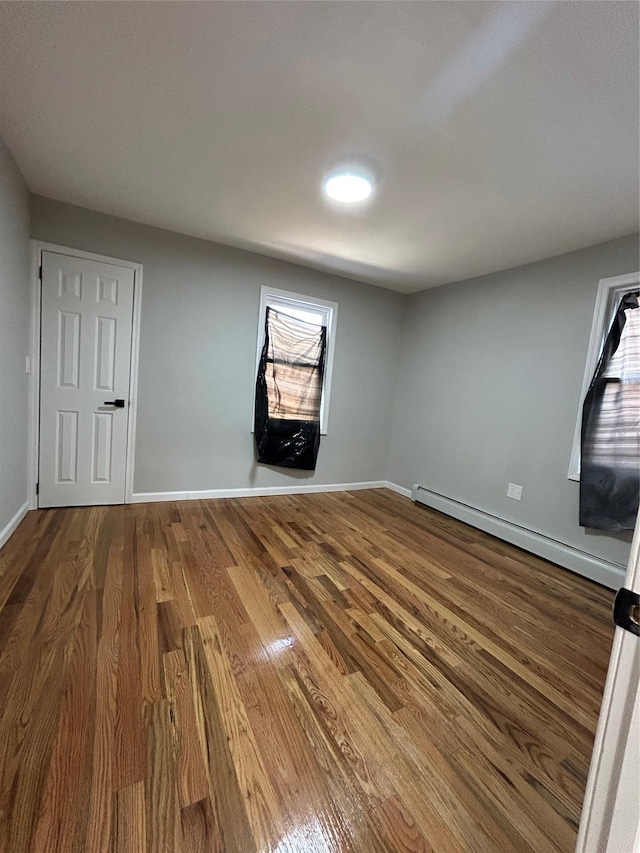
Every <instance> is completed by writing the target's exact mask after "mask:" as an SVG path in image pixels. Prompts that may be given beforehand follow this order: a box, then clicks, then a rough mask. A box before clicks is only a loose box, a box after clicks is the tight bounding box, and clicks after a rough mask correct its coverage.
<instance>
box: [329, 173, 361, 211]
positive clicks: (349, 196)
mask: <svg viewBox="0 0 640 853" xmlns="http://www.w3.org/2000/svg"><path fill="white" fill-rule="evenodd" d="M324 191H325V193H326V195H328V196H329V198H332V199H333V200H334V201H340V202H342V203H343V204H354V203H355V202H358V201H364V200H365V199H367V198H369V196H370V195H371V193H372V192H373V182H372V181H371V180H370V179H369V178H365V177H364V175H356V174H355V173H354V172H336V173H334V174H332V175H329V177H328V178H326V179H325V182H324Z"/></svg>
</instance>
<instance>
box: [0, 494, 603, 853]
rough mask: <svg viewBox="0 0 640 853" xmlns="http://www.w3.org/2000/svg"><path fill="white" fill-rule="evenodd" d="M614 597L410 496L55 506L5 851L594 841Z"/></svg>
mask: <svg viewBox="0 0 640 853" xmlns="http://www.w3.org/2000/svg"><path fill="white" fill-rule="evenodd" d="M612 599H613V594H612V593H611V592H610V591H609V590H606V589H604V588H602V587H599V586H597V585H596V584H592V583H590V582H589V581H586V580H583V579H582V578H579V577H577V576H575V575H572V574H570V573H568V572H565V571H563V570H561V569H559V568H556V567H555V566H552V565H551V564H549V563H546V562H545V561H543V560H539V559H537V558H535V557H532V556H531V555H527V554H525V553H524V552H522V551H519V550H518V549H516V548H512V547H510V546H509V545H506V544H505V543H502V542H500V541H498V540H496V539H493V538H492V537H490V536H488V535H486V534H483V533H481V532H479V531H476V530H473V529H471V528H468V527H466V526H465V525H463V524H461V523H459V522H457V521H454V520H452V519H449V518H447V517H446V516H443V515H441V514H439V513H436V512H434V511H431V510H428V509H426V508H425V507H421V506H415V505H413V504H411V502H410V501H408V500H407V499H406V498H402V497H399V496H398V495H395V494H393V493H391V492H388V491H385V490H373V491H366V492H364V491H363V492H350V493H332V494H319V495H305V496H295V497H289V496H287V497H272V498H247V499H234V500H223V501H215V502H214V501H192V502H183V503H173V504H171V503H164V504H147V505H134V506H127V507H122V506H119V507H97V508H96V507H90V508H70V509H56V510H41V511H37V512H32V513H30V514H29V515H28V516H27V518H26V519H25V520H24V521H23V523H22V525H21V526H20V528H19V530H18V531H17V532H16V534H14V536H13V537H12V538H11V540H10V541H9V542H8V543H7V545H6V546H5V548H4V549H3V550H2V552H0V851H2V852H3V853H5V851H6V853H23V851H25V853H26V851H36V853H57V851H64V852H65V853H70V851H81V853H108V851H122V852H123V853H124V851H126V853H146V851H148V853H169V851H180V853H192V851H193V853H196V851H203V853H204V851H216V853H254V852H255V853H266V851H273V853H334V851H335V852H336V853H338V851H339V853H342V851H355V853H392V851H404V852H405V853H408V852H409V851H411V852H412V853H418V851H434V853H463V851H481V853H491V851H505V853H518V851H523V852H524V851H534V853H552V851H566V853H569V851H572V850H573V847H574V844H575V837H576V832H577V826H578V821H579V815H580V807H581V802H582V798H583V793H584V786H585V781H586V774H587V770H588V764H589V758H590V753H591V748H592V742H593V737H594V733H595V727H596V722H597V715H598V709H599V705H600V700H601V695H602V690H603V686H604V679H605V674H606V668H607V663H608V658H609V653H610V646H611V640H612V636H613V627H612V623H611V617H610V612H611V604H612Z"/></svg>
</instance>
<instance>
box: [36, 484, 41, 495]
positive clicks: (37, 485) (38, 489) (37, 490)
mask: <svg viewBox="0 0 640 853" xmlns="http://www.w3.org/2000/svg"><path fill="white" fill-rule="evenodd" d="M39 494H40V483H36V495H39Z"/></svg>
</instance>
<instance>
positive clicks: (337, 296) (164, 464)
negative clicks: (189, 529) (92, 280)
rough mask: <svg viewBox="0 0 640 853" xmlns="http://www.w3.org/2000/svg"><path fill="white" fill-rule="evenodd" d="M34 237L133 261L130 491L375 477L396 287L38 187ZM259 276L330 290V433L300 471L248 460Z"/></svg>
mask: <svg viewBox="0 0 640 853" xmlns="http://www.w3.org/2000/svg"><path fill="white" fill-rule="evenodd" d="M32 236H33V237H34V238H35V239H39V240H46V241H49V242H52V243H56V244H59V245H62V246H69V247H72V248H77V249H84V250H85V251H89V252H96V253H98V254H103V255H108V256H110V257H114V258H119V259H122V260H128V261H137V262H139V263H142V264H143V265H144V284H143V299H142V325H141V339H140V370H139V394H138V428H137V436H136V457H135V459H136V464H135V476H134V491H136V492H162V491H183V490H193V491H195V490H200V489H227V488H246V487H250V486H282V485H290V484H292V483H296V482H298V481H302V482H306V483H313V484H325V483H350V482H358V481H370V480H381V479H384V476H385V471H386V463H387V451H388V437H389V431H390V425H391V411H392V392H393V379H394V376H395V365H396V354H397V341H398V337H399V333H400V320H401V315H402V306H403V303H404V297H403V296H401V295H400V294H397V293H392V292H391V291H388V290H383V289H381V288H376V287H371V286H369V285H365V284H360V283H357V282H352V281H349V280H347V279H343V278H339V277H337V276H332V275H327V274H325V273H321V272H315V271H313V270H310V269H306V268H304V267H300V266H296V265H294V264H289V263H285V262H282V261H277V260H273V259H271V258H266V257H263V256H260V255H256V254H252V253H250V252H244V251H241V250H238V249H231V248H228V247H225V246H220V245H216V244H214V243H209V242H206V241H204V240H196V239H193V238H191V237H185V236H181V235H179V234H174V233H171V232H168V231H162V230H160V229H157V228H151V227H148V226H144V225H138V224H135V223H133V222H128V221H125V220H122V219H117V218H115V217H110V216H105V215H102V214H99V213H95V212H92V211H88V210H85V209H82V208H79V207H74V206H72V205H68V204H62V203H60V202H56V201H52V200H49V199H44V198H40V197H34V198H33V200H32ZM263 284H264V285H269V286H271V287H278V288H281V289H283V290H290V291H294V292H298V293H303V294H307V295H310V296H317V297H321V298H324V299H330V300H333V301H335V302H338V303H339V309H338V329H337V334H336V350H335V362H334V381H333V388H332V391H331V410H330V419H329V427H328V435H326V436H323V437H322V441H321V445H320V453H319V456H318V467H317V469H316V471H315V474H313V475H311V476H309V475H308V474H303V472H289V473H287V472H285V471H283V470H282V469H270V468H267V467H266V466H257V465H256V464H255V463H254V454H253V437H252V434H251V431H250V430H251V418H252V404H253V386H254V381H255V376H254V373H255V357H256V335H257V330H258V307H259V298H260V286H261V285H263Z"/></svg>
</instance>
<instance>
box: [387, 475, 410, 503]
mask: <svg viewBox="0 0 640 853" xmlns="http://www.w3.org/2000/svg"><path fill="white" fill-rule="evenodd" d="M384 486H385V489H390V490H391V491H392V492H396V493H397V494H399V495H403V497H405V498H411V499H412V500H413V493H412V492H411V489H405V488H404V486H399V485H398V484H397V483H392V482H390V481H389V480H387V482H386V483H385V484H384Z"/></svg>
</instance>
